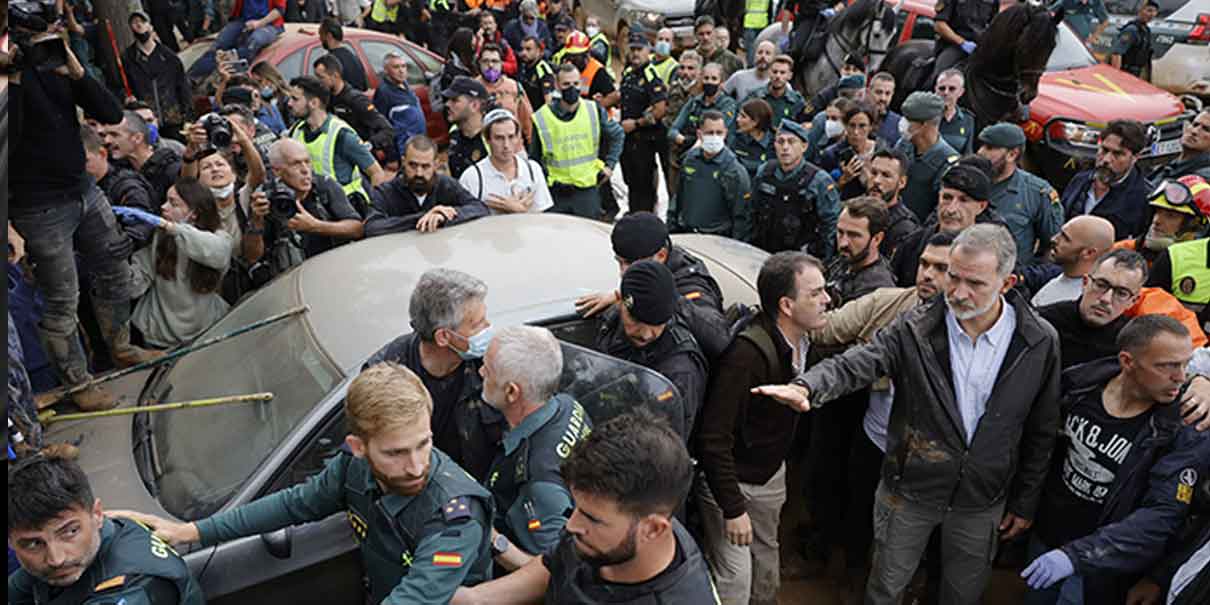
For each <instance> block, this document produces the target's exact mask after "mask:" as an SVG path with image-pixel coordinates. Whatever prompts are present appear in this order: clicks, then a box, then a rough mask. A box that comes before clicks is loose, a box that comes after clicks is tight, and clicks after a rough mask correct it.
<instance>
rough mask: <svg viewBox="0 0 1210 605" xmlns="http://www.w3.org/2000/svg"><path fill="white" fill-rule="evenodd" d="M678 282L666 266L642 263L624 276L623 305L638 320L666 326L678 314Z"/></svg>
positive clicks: (628, 270)
mask: <svg viewBox="0 0 1210 605" xmlns="http://www.w3.org/2000/svg"><path fill="white" fill-rule="evenodd" d="M676 299H677V293H676V280H675V279H673V277H672V271H669V270H668V267H665V266H664V263H661V262H657V261H653V260H642V261H639V262H637V263H635V264H633V265H630V267H629V268H627V269H626V272H625V273H623V274H622V304H623V305H625V306H626V310H627V311H629V312H630V314H631V315H632V316H633V317H634V318H635V319H637V320H639V321H641V322H643V323H645V324H648V325H653V326H659V325H663V324H665V323H667V322H668V320H670V319H672V315H673V314H674V313H676Z"/></svg>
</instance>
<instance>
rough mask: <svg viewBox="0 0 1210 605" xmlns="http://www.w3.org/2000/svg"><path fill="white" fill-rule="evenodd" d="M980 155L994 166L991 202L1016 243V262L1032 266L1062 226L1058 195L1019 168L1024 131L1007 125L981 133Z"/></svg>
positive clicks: (1018, 127) (1052, 189) (1015, 126)
mask: <svg viewBox="0 0 1210 605" xmlns="http://www.w3.org/2000/svg"><path fill="white" fill-rule="evenodd" d="M979 143H980V145H979V155H980V157H983V158H986V159H987V160H988V161H990V162H991V163H992V172H991V175H990V176H991V177H992V188H991V196H990V198H989V199H988V201H989V202H991V207H992V208H994V209H995V211H996V213H997V214H999V215H1000V218H1002V219H1004V223H1005V224H1006V225H1008V230H1009V232H1011V233H1012V234H1013V239H1015V240H1017V262H1018V263H1020V264H1022V265H1030V264H1034V263H1035V262H1038V261H1039V260H1040V259H1042V258H1045V257H1046V248H1047V247H1048V246H1050V240H1051V238H1053V237H1054V236H1055V234H1057V233H1058V232H1059V226H1060V225H1061V224H1062V223H1063V207H1062V206H1060V205H1059V194H1058V192H1056V191H1055V189H1054V187H1051V186H1050V183H1047V182H1046V180H1045V179H1042V178H1039V177H1037V176H1034V175H1033V174H1031V173H1030V172H1028V171H1026V170H1025V169H1023V168H1020V167H1018V166H1017V162H1019V161H1020V160H1021V155H1022V154H1023V153H1025V131H1023V130H1021V127H1020V126H1017V125H1016V124H1010V123H1008V122H1000V123H999V124H992V125H991V126H988V127H987V128H984V129H983V131H982V132H980V133H979Z"/></svg>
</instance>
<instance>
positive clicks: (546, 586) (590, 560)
mask: <svg viewBox="0 0 1210 605" xmlns="http://www.w3.org/2000/svg"><path fill="white" fill-rule="evenodd" d="M636 453H641V454H639V455H636ZM561 470H562V474H563V480H564V481H565V482H566V484H567V487H568V489H570V490H571V495H572V497H573V498H574V499H575V503H576V507H575V510H574V511H573V512H572V514H571V518H569V519H568V520H567V527H566V529H565V530H564V533H563V536H562V538H561V539H560V540H559V544H558V546H557V547H556V548H555V550H554V551H553V552H551V553H547V554H544V555H543V556H541V557H534V559H533V560H532V561H530V562H529V564H527V565H526V566H525V567H522V568H521V569H519V570H517V571H515V572H513V573H511V574H509V575H507V576H504V577H503V578H500V579H497V580H494V581H491V582H487V583H485V584H480V585H479V586H476V587H474V588H468V589H461V590H459V591H458V593H457V594H456V595H455V596H454V600H453V601H452V603H453V605H499V604H502V603H537V602H545V603H549V604H551V605H574V604H579V603H605V602H608V603H615V604H624V603H635V604H638V603H693V604H695V605H697V604H702V605H709V604H715V605H717V604H718V603H719V599H718V597H717V595H716V594H715V591H714V585H713V583H712V582H711V579H710V570H709V568H708V567H707V566H706V560H705V558H704V557H703V556H702V553H701V551H700V550H698V547H697V544H696V542H695V541H694V539H693V536H691V535H690V534H689V532H688V531H687V530H686V529H685V527H684V526H682V525H681V523H680V521H677V520H676V518H675V517H674V516H673V514H674V512H675V511H676V510H677V509H678V508H679V507H680V506H681V505H682V504H683V503H684V501H685V498H686V497H687V496H688V494H689V487H690V484H691V483H692V480H693V462H692V460H690V458H689V452H688V451H687V450H686V449H685V446H684V444H683V443H682V442H681V439H680V438H679V436H678V435H677V434H676V433H675V432H674V431H673V430H672V429H671V428H670V427H669V426H668V423H667V422H665V421H664V420H663V419H662V418H659V417H657V416H655V415H654V414H652V413H651V412H650V411H648V410H646V409H643V408H638V409H635V410H633V411H630V412H627V413H626V414H623V415H621V416H618V417H616V418H614V419H613V420H610V421H609V422H606V423H605V424H603V425H601V426H599V427H597V428H595V429H594V430H593V431H592V434H590V435H589V436H588V438H587V439H585V440H584V441H583V442H582V443H580V445H578V446H576V447H575V449H573V450H572V451H571V454H570V455H569V456H568V457H567V460H565V461H564V462H563V464H562V468H561Z"/></svg>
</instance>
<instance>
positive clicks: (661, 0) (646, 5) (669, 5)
mask: <svg viewBox="0 0 1210 605" xmlns="http://www.w3.org/2000/svg"><path fill="white" fill-rule="evenodd" d="M620 8H621V9H622V10H627V9H629V10H636V11H648V12H652V13H660V14H661V15H664V16H665V17H669V16H673V15H683V14H692V13H693V2H690V1H689V0H624V1H623V2H622V3H621V6H620Z"/></svg>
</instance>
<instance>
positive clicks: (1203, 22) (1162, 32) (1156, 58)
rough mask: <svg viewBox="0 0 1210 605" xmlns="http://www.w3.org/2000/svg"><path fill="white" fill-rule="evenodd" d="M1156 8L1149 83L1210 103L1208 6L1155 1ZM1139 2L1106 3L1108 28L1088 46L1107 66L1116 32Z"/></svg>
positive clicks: (1190, 1)
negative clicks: (1158, 8)
mask: <svg viewBox="0 0 1210 605" xmlns="http://www.w3.org/2000/svg"><path fill="white" fill-rule="evenodd" d="M1155 2H1156V3H1157V4H1159V6H1160V10H1159V12H1158V13H1157V14H1156V17H1155V19H1153V20H1152V21H1151V23H1150V24H1148V27H1150V28H1151V50H1152V53H1153V54H1152V59H1151V83H1152V84H1155V85H1156V86H1158V87H1160V88H1163V89H1164V90H1167V91H1168V92H1171V93H1174V94H1178V95H1179V94H1194V95H1198V96H1200V97H1202V98H1206V99H1210V3H1208V2H1205V1H1204V0H1202V1H1199V0H1155ZM1142 4H1143V0H1106V1H1105V8H1106V9H1107V10H1108V11H1109V25H1108V26H1106V27H1105V31H1103V32H1102V33H1101V35H1100V36H1098V37H1097V39H1095V40H1092V41H1091V42H1090V44H1089V46H1091V47H1092V52H1093V54H1094V55H1096V57H1097V58H1098V59H1100V60H1102V61H1106V62H1108V60H1109V55H1110V53H1111V52H1112V51H1113V45H1114V41H1116V40H1117V38H1118V32H1120V31H1121V30H1122V27H1123V26H1125V25H1126V24H1127V23H1130V22H1131V21H1133V20H1134V19H1135V17H1136V16H1137V15H1138V12H1139V7H1140V6H1142Z"/></svg>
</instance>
